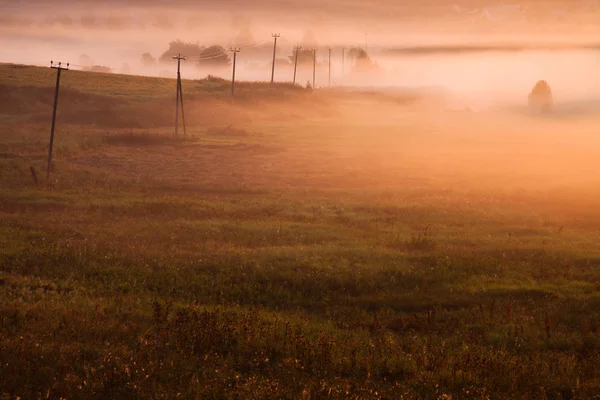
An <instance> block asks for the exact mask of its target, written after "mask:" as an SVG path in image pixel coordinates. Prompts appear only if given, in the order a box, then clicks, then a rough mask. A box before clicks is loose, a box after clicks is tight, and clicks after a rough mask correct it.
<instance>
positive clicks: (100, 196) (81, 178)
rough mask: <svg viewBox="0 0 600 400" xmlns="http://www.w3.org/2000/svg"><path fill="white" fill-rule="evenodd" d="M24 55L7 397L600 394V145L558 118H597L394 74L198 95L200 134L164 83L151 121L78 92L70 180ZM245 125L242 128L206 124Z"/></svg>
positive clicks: (0, 235)
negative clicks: (443, 99) (406, 93)
mask: <svg viewBox="0 0 600 400" xmlns="http://www.w3.org/2000/svg"><path fill="white" fill-rule="evenodd" d="M11 68H12V69H11ZM7 71H9V72H7ZM18 71H24V72H26V74H29V75H30V76H31V79H32V80H35V79H38V80H39V82H40V83H39V86H40V90H48V89H49V86H50V85H52V80H51V79H50V78H51V77H50V76H49V75H48V76H47V78H48V82H49V83H47V84H45V85H46V86H44V83H43V82H45V80H44V79H45V78H44V77H46V75H45V74H47V71H46V72H44V71H45V70H40V69H34V68H25V69H22V68H13V67H9V66H2V68H0V73H2V74H4V75H2V77H1V78H0V82H4V84H9V85H13V87H14V88H15V89H14V91H11V92H10V93H9V94H8V95H7V94H6V92H3V93H4V94H3V95H4V96H6V97H3V99H4V100H3V101H4V103H3V104H8V102H10V103H11V104H12V105H11V107H12V108H2V111H1V115H0V121H2V122H1V125H0V127H1V129H2V136H0V154H2V157H1V158H0V299H2V300H1V301H0V333H1V336H0V362H1V363H2V367H1V368H0V388H1V389H0V394H2V395H3V396H5V397H9V398H10V397H11V396H12V397H16V396H20V397H21V398H38V397H50V398H60V397H62V398H132V397H139V398H173V397H177V396H179V397H184V398H210V397H218V398H349V397H352V398H415V399H417V398H419V399H421V398H450V396H451V397H452V398H477V399H479V398H530V399H549V398H552V399H566V398H591V397H592V396H594V395H596V394H597V393H598V392H599V391H600V379H599V376H598V373H597V365H598V363H599V362H600V336H599V335H600V314H599V312H598V310H599V306H600V297H599V296H598V290H599V289H600V273H599V270H598V267H599V266H600V262H599V261H598V260H600V253H599V252H598V250H597V243H598V240H599V239H600V237H599V236H598V235H599V234H598V226H599V224H600V220H599V219H598V216H597V211H596V204H595V199H596V196H597V194H598V190H597V188H596V186H595V185H594V183H593V182H594V180H595V179H596V178H597V175H596V173H595V172H594V171H588V167H589V166H590V165H592V162H593V160H595V157H592V156H593V151H592V150H593V148H592V146H591V145H590V143H592V144H594V143H595V142H591V141H589V142H586V143H583V142H577V141H570V140H568V141H567V140H566V139H565V137H564V135H563V134H562V133H561V132H562V130H563V129H567V128H569V129H570V130H569V132H570V135H571V136H570V137H576V138H579V139H582V138H588V139H590V138H592V134H591V133H592V130H593V129H594V126H595V125H591V124H590V123H589V121H581V120H577V121H572V120H571V121H558V122H556V121H553V122H552V124H551V123H549V122H548V121H543V120H541V121H540V120H536V119H531V118H529V117H527V116H518V117H517V116H512V117H510V118H504V117H501V116H498V115H496V116H493V115H486V116H478V115H470V114H468V115H462V114H457V113H452V112H447V111H443V110H440V109H434V108H431V107H433V106H432V105H431V104H423V103H421V102H418V104H416V103H412V102H402V104H399V103H398V102H397V101H396V100H392V101H390V100H389V96H388V95H387V94H386V95H382V96H381V98H379V97H378V96H377V95H374V94H368V95H363V94H347V93H346V94H340V93H335V92H332V93H321V92H318V91H317V92H314V93H313V94H312V95H310V96H308V95H307V94H305V93H303V92H302V93H297V94H296V95H295V96H297V97H292V98H287V97H286V102H285V103H284V104H282V103H281V102H280V101H279V100H277V96H275V95H272V97H269V96H271V95H269V96H265V97H262V98H259V99H258V100H257V101H260V102H261V104H262V106H261V107H257V106H256V104H255V103H254V101H247V102H246V103H244V104H238V103H230V102H225V101H222V100H220V99H219V98H218V96H216V97H215V98H214V99H213V100H207V99H210V98H211V97H210V96H211V95H209V94H206V93H204V94H202V93H201V94H199V95H198V98H199V99H198V100H197V101H195V100H191V101H190V103H189V107H190V108H189V110H190V112H189V113H188V114H186V117H187V116H188V115H189V116H190V117H189V120H190V125H189V130H190V135H189V136H188V137H185V138H184V137H178V138H174V137H173V136H172V128H171V127H170V124H171V123H172V122H171V119H172V118H169V119H168V121H167V118H166V115H167V114H169V112H167V111H168V110H169V109H167V108H165V107H164V106H163V103H162V100H161V99H159V98H155V99H151V100H148V102H147V104H145V105H144V107H147V109H149V110H153V111H154V115H160V113H161V112H164V113H165V121H164V122H162V121H161V120H160V118H158V119H157V121H158V122H157V125H156V126H155V127H151V128H140V127H136V126H128V124H130V123H131V120H123V119H122V120H119V121H115V120H111V119H110V114H103V113H102V112H100V111H97V113H91V114H90V115H92V116H93V117H94V118H98V119H101V118H103V119H107V118H108V120H107V121H105V124H106V125H105V126H98V125H96V126H94V124H93V123H91V122H85V121H83V120H78V119H76V118H75V114H69V112H68V107H70V106H78V107H81V108H82V109H84V108H85V102H83V103H81V102H77V101H74V100H71V101H73V102H72V103H69V102H68V100H65V103H61V107H63V108H62V109H61V115H60V118H59V122H60V123H59V126H58V130H57V142H56V146H57V147H56V155H55V166H54V170H53V179H52V183H51V185H49V186H46V185H38V186H36V185H34V183H33V182H32V179H31V176H30V173H29V167H30V166H34V167H35V168H36V169H37V170H38V173H39V175H40V176H43V172H44V162H45V151H46V146H47V128H48V127H47V125H46V124H43V123H41V122H39V123H38V122H34V121H32V120H31V119H32V118H33V116H35V115H46V114H47V112H48V104H47V103H44V102H41V103H35V101H33V100H34V99H36V98H37V96H38V92H35V91H28V89H27V90H25V89H23V92H19V90H21V81H20V80H18V79H17V80H13V78H9V77H8V76H7V74H17V73H20V72H18ZM81 77H82V79H83V78H85V80H86V82H88V83H87V84H88V85H92V84H93V82H95V84H96V85H97V86H98V87H95V88H94V89H90V91H89V92H88V89H87V88H86V87H85V86H83V87H81V88H75V87H73V88H72V89H73V90H74V91H75V90H76V91H78V92H79V91H80V94H79V95H80V96H82V97H81V99H86V98H88V97H87V96H91V95H92V92H94V91H96V92H98V93H96V94H99V92H100V91H103V90H106V89H104V88H101V86H102V87H104V86H106V87H110V86H111V85H114V86H115V87H118V88H120V89H119V90H121V91H122V92H121V93H119V95H118V96H117V97H119V98H122V99H123V107H124V108H121V106H119V107H117V108H116V109H115V112H117V113H118V114H119V115H120V114H121V112H122V110H123V109H128V107H133V108H136V107H140V105H139V104H138V103H137V102H138V100H136V96H138V94H139V93H142V91H143V90H146V89H143V86H144V85H146V84H147V85H148V86H152V84H153V83H154V82H155V81H154V80H148V81H144V80H143V79H142V78H138V80H137V81H136V85H137V86H139V88H138V87H137V86H136V88H133V87H129V86H127V85H129V84H130V83H127V84H125V83H123V82H120V81H119V79H121V78H120V77H112V76H103V75H102V76H100V75H98V76H97V75H93V74H87V75H84V74H82V75H81ZM96 78H97V79H96ZM15 79H16V78H15ZM19 79H21V78H19ZM78 79H79V78H78ZM112 79H115V80H114V81H113V80H112ZM104 80H107V81H106V82H105V81H104ZM11 82H15V83H14V84H13V83H11ZM166 82H167V83H169V82H168V81H166ZM74 83H76V81H73V84H74ZM167 83H165V85H166V86H169V85H168V84H167ZM171 83H172V82H171ZM217 83H218V82H217ZM121 85H122V86H121ZM254 89H256V90H262V89H261V86H260V85H256V86H255V87H254ZM147 90H150V89H147ZM152 90H154V89H152ZM265 90H266V89H265ZM283 90H287V89H283ZM15 93H16V94H15ZM65 93H67V95H68V93H69V92H68V91H67V92H65ZM129 93H131V99H132V100H131V101H130V100H129V97H128V94H129ZM136 93H137V94H136ZM67 95H66V96H67ZM108 95H109V94H107V93H104V94H99V98H98V100H97V101H98V102H106V103H107V104H108V103H111V102H112V97H111V98H109V99H107V98H106V96H108ZM7 99H8V100H7ZM24 99H28V102H29V103H31V104H28V105H26V104H25V103H24V101H25V100H24ZM311 103H314V104H311ZM165 104H166V103H165ZM308 104H310V105H308ZM436 107H439V105H436ZM92 108H93V107H92ZM201 108H204V111H203V112H202V113H200V114H199V115H201V116H202V118H200V117H198V115H196V116H194V112H195V110H199V109H201ZM138 110H140V109H138ZM192 110H194V111H192ZM433 110H435V114H432V113H433ZM232 111H239V112H238V113H232ZM392 111H393V112H392ZM213 112H214V113H215V114H216V115H219V116H225V115H227V116H229V119H228V120H227V122H226V123H225V122H224V121H221V122H220V123H215V120H211V119H209V118H206V119H204V116H206V115H209V114H212V113H213ZM96 114H97V115H96ZM300 115H301V116H302V118H299V117H298V116H300ZM423 115H435V116H436V118H435V119H434V118H424V117H423ZM119 118H121V117H119ZM23 121H25V122H23ZM40 121H41V120H40ZM128 121H129V122H128ZM524 121H528V125H525V124H524ZM492 122H493V123H492ZM229 125H231V126H233V127H235V129H243V130H244V131H245V132H248V134H247V135H230V134H225V135H210V134H208V133H210V131H211V129H213V130H214V129H216V130H217V132H228V130H227V129H228V128H227V127H228V126H229ZM106 126H111V127H110V128H107V127H106ZM575 128H577V129H576V130H575ZM499 132H503V135H499ZM527 132H529V133H528V134H527V135H526V134H525V133H527ZM517 139H518V141H517ZM542 139H543V140H542ZM566 142H568V143H570V148H569V151H566V150H565V149H566V148H565V146H564V143H566ZM508 155H510V156H511V157H512V158H508ZM544 157H547V158H546V159H545V158H544ZM548 158H549V159H551V161H552V162H548ZM544 160H546V161H544Z"/></svg>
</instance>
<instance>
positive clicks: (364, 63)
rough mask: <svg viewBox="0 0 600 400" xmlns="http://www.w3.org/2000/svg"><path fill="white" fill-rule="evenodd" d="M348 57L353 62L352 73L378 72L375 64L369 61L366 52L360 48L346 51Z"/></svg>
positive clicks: (369, 58)
mask: <svg viewBox="0 0 600 400" xmlns="http://www.w3.org/2000/svg"><path fill="white" fill-rule="evenodd" d="M348 57H349V58H350V59H351V60H353V61H354V67H353V68H352V73H371V72H375V71H379V70H380V68H379V66H378V65H377V63H375V62H374V61H373V60H371V57H369V54H368V53H367V52H366V50H365V49H363V48H361V47H352V48H351V49H350V50H349V51H348Z"/></svg>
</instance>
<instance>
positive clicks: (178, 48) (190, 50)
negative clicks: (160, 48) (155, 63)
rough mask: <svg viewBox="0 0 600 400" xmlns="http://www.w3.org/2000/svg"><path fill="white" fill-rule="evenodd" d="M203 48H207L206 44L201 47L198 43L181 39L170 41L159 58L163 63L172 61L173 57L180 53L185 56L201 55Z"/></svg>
mask: <svg viewBox="0 0 600 400" xmlns="http://www.w3.org/2000/svg"><path fill="white" fill-rule="evenodd" d="M203 50H205V48H204V46H202V47H201V46H200V44H198V43H186V42H184V41H181V40H174V41H172V42H170V43H169V48H168V49H167V50H166V51H165V52H164V53H163V54H162V55H161V56H160V57H159V59H158V60H159V61H160V62H162V63H165V62H171V61H172V60H173V57H174V56H176V55H178V54H181V55H182V56H184V57H199V56H200V55H201V54H202V51H203Z"/></svg>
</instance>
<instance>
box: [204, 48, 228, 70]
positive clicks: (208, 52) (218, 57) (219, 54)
mask: <svg viewBox="0 0 600 400" xmlns="http://www.w3.org/2000/svg"><path fill="white" fill-rule="evenodd" d="M228 65H229V55H228V54H227V51H226V50H225V49H224V48H223V47H222V46H219V45H217V44H213V45H212V46H209V47H207V48H206V49H204V50H203V51H202V52H201V53H200V58H199V60H198V66H199V67H205V66H209V67H227V66H228Z"/></svg>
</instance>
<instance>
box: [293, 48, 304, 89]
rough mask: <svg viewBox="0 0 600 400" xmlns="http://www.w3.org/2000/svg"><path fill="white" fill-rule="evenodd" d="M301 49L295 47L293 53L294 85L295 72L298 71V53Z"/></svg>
mask: <svg viewBox="0 0 600 400" xmlns="http://www.w3.org/2000/svg"><path fill="white" fill-rule="evenodd" d="M301 48H302V47H300V46H295V47H294V52H295V53H296V57H295V58H294V85H295V84H296V70H297V69H298V51H300V49H301Z"/></svg>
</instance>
